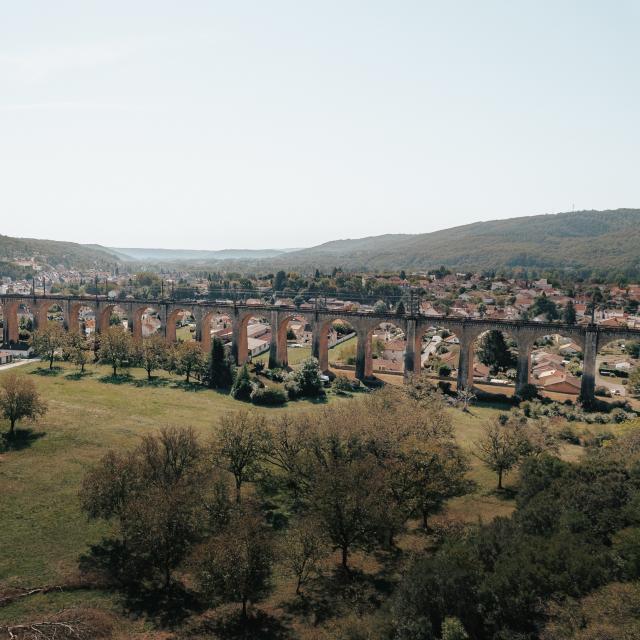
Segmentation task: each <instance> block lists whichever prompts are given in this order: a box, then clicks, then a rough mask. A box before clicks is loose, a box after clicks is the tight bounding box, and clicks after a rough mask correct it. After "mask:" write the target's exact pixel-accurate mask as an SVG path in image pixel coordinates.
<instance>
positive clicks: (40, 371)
mask: <svg viewBox="0 0 640 640" xmlns="http://www.w3.org/2000/svg"><path fill="white" fill-rule="evenodd" d="M63 371H64V369H63V368H62V367H53V368H52V369H49V367H47V368H44V367H38V368H37V369H34V370H33V371H32V372H31V375H34V376H52V377H53V376H59V375H60V374H61V373H62V372H63Z"/></svg>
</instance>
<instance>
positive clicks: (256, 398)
mask: <svg viewBox="0 0 640 640" xmlns="http://www.w3.org/2000/svg"><path fill="white" fill-rule="evenodd" d="M286 401H287V395H286V394H285V392H284V391H282V390H281V389H274V388H273V387H265V388H264V389H261V388H259V387H255V388H254V390H253V391H252V392H251V402H253V404H259V405H263V406H265V407H278V406H281V405H283V404H285V403H286Z"/></svg>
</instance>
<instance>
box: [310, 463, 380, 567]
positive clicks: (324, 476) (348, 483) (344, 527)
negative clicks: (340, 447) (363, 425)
mask: <svg viewBox="0 0 640 640" xmlns="http://www.w3.org/2000/svg"><path fill="white" fill-rule="evenodd" d="M310 477H311V483H312V491H311V502H310V503H311V510H312V513H313V514H314V515H315V516H316V517H317V518H318V519H319V520H320V521H321V523H322V525H323V528H324V530H325V531H326V533H327V535H328V537H329V538H330V540H331V542H332V544H333V546H334V548H336V549H339V550H340V552H341V565H342V569H343V570H345V571H347V570H348V567H349V552H350V551H351V549H352V548H353V547H361V548H365V549H366V548H368V546H369V545H370V544H372V543H373V542H374V541H375V539H376V534H377V532H378V530H379V523H380V516H381V513H382V510H384V505H383V504H382V503H381V501H380V498H379V496H380V495H381V494H382V492H383V476H382V474H381V473H380V469H379V467H378V466H377V465H376V464H375V463H374V460H373V459H369V458H362V459H355V460H349V459H348V458H344V457H342V456H339V455H333V454H332V455H331V456H330V457H329V458H328V459H327V460H326V464H318V465H316V466H315V467H314V469H313V472H312V473H311V474H310Z"/></svg>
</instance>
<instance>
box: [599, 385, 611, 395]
mask: <svg viewBox="0 0 640 640" xmlns="http://www.w3.org/2000/svg"><path fill="white" fill-rule="evenodd" d="M595 394H596V395H597V396H600V397H601V398H610V397H611V393H609V390H608V389H607V388H606V387H602V386H598V387H596V391H595Z"/></svg>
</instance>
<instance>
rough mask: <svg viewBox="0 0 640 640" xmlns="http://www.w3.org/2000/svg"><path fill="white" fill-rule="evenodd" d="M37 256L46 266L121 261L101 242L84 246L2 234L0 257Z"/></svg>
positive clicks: (4, 259) (105, 263) (87, 265)
mask: <svg viewBox="0 0 640 640" xmlns="http://www.w3.org/2000/svg"><path fill="white" fill-rule="evenodd" d="M21 258H35V259H36V260H37V262H39V263H40V264H43V265H51V266H53V267H55V266H57V265H63V266H65V267H79V268H84V267H92V266H94V265H96V264H97V265H98V266H101V267H102V266H106V265H113V264H114V262H118V257H117V256H115V255H114V254H113V253H112V252H111V251H109V249H107V248H105V247H101V246H99V245H84V244H77V243H75V242H59V241H57V240H35V239H33V238H11V237H10V236H3V235H0V260H1V261H12V260H19V259H21Z"/></svg>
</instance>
